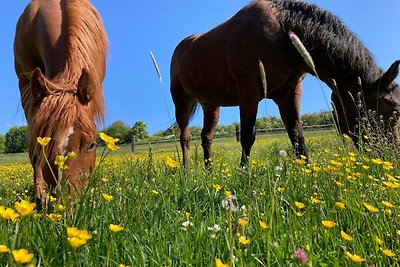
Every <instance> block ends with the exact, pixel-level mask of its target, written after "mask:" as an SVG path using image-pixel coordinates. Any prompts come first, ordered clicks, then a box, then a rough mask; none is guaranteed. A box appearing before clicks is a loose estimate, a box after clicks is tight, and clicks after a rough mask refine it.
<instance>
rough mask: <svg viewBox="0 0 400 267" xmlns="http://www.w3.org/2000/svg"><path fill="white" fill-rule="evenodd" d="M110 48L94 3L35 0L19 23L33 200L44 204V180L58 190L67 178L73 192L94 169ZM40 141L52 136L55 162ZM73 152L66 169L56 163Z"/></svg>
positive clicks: (18, 63) (18, 65)
mask: <svg viewBox="0 0 400 267" xmlns="http://www.w3.org/2000/svg"><path fill="white" fill-rule="evenodd" d="M107 46H108V41H107V37H106V34H105V31H104V28H103V25H102V22H101V18H100V16H99V14H98V12H97V11H96V9H95V8H94V7H93V6H92V5H91V3H90V2H89V0H31V2H30V3H29V4H28V6H27V7H26V9H25V10H24V12H23V13H22V15H21V17H20V18H19V20H18V23H17V28H16V34H15V40H14V59H15V72H16V74H17V76H18V79H19V89H20V94H21V103H22V107H23V109H24V111H25V117H26V119H27V122H28V128H29V137H30V138H29V143H28V151H29V157H30V161H31V164H32V166H33V171H34V183H35V192H34V197H35V199H36V200H38V201H40V202H39V203H40V204H41V205H44V204H45V203H46V193H45V189H44V186H45V182H46V183H47V184H48V185H49V186H50V188H54V187H55V186H56V185H57V183H58V182H59V181H58V180H59V177H58V176H59V175H60V174H61V173H63V177H64V178H63V179H66V180H67V181H68V182H69V183H70V190H69V193H70V194H72V195H73V194H74V191H75V189H81V188H82V186H84V184H83V181H87V179H86V178H87V177H86V176H87V175H89V173H90V170H91V168H92V167H93V166H94V164H95V157H96V145H97V144H96V140H97V137H96V136H97V133H96V124H95V119H96V120H97V121H98V122H103V117H104V101H103V80H104V76H105V71H106V54H107ZM37 137H51V140H50V143H49V144H48V145H47V146H45V147H44V149H43V152H44V154H45V156H46V158H47V160H48V162H49V163H46V160H45V157H44V155H43V154H42V153H43V152H42V147H41V145H40V144H39V143H38V142H37V141H36V140H37ZM69 152H74V153H75V157H73V156H70V157H68V160H67V162H66V165H67V166H68V168H63V169H65V170H63V171H62V172H61V171H59V170H58V167H57V166H56V165H55V159H56V157H57V156H58V155H64V156H65V155H67V153H69ZM69 155H71V153H70V154H69ZM72 155H73V154H72ZM83 176H85V177H83Z"/></svg>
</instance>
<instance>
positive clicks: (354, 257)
mask: <svg viewBox="0 0 400 267" xmlns="http://www.w3.org/2000/svg"><path fill="white" fill-rule="evenodd" d="M346 255H347V257H349V258H350V259H351V260H352V261H354V262H363V261H365V259H364V258H362V257H360V256H358V255H356V254H351V253H350V252H348V251H346Z"/></svg>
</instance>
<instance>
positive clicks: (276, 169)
mask: <svg viewBox="0 0 400 267" xmlns="http://www.w3.org/2000/svg"><path fill="white" fill-rule="evenodd" d="M282 171H283V168H282V167H281V166H276V167H275V172H282Z"/></svg>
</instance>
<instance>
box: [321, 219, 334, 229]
mask: <svg viewBox="0 0 400 267" xmlns="http://www.w3.org/2000/svg"><path fill="white" fill-rule="evenodd" d="M322 225H323V226H325V227H326V228H332V227H335V226H336V225H337V223H335V222H333V221H329V220H322Z"/></svg>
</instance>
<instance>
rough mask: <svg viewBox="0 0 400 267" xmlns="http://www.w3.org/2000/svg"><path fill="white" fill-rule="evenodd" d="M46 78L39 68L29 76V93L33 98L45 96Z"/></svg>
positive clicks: (38, 98) (37, 98) (39, 98)
mask: <svg viewBox="0 0 400 267" xmlns="http://www.w3.org/2000/svg"><path fill="white" fill-rule="evenodd" d="M45 80H46V78H45V77H44V75H43V74H42V71H41V70H40V68H36V69H35V70H34V71H33V72H32V76H31V93H32V95H33V97H34V99H35V100H41V99H42V98H44V97H45V96H46V91H47V90H46V85H45Z"/></svg>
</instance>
